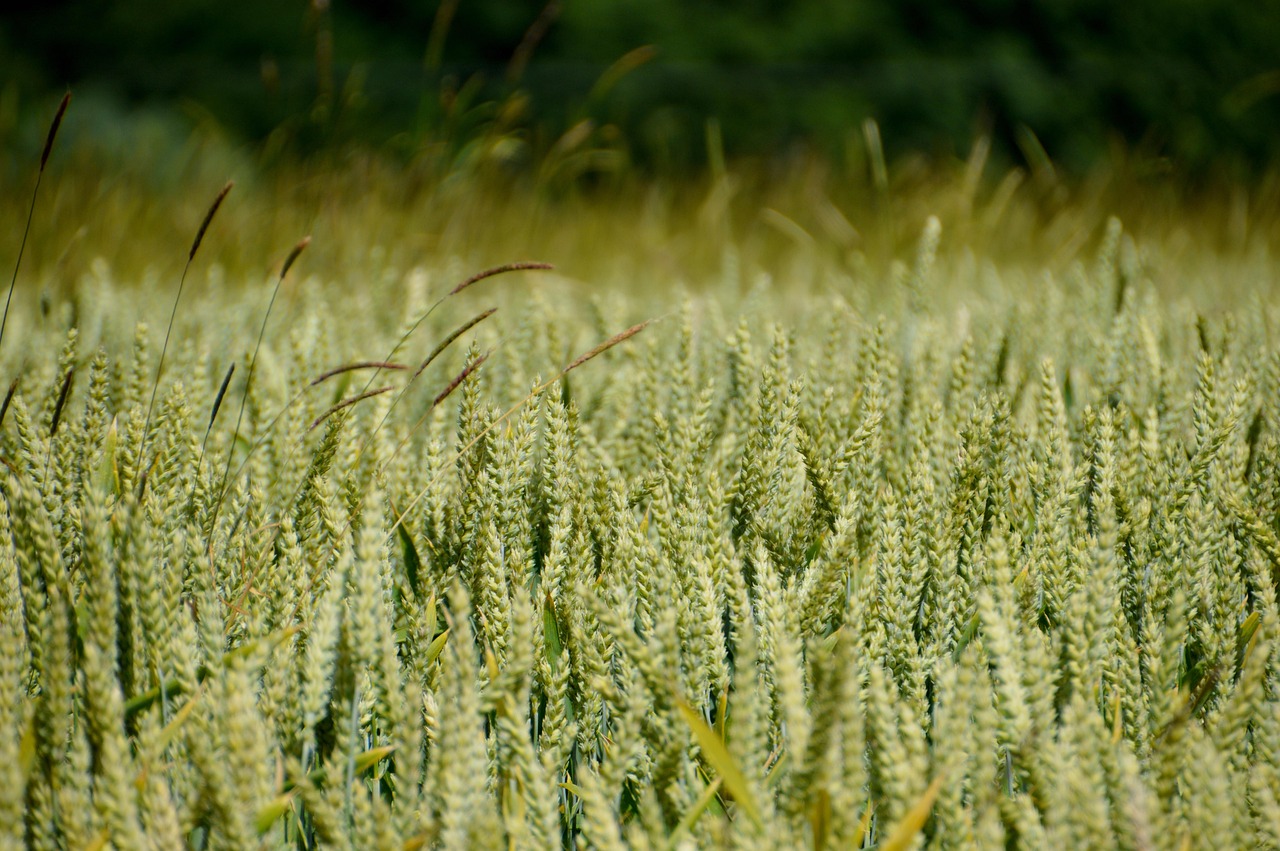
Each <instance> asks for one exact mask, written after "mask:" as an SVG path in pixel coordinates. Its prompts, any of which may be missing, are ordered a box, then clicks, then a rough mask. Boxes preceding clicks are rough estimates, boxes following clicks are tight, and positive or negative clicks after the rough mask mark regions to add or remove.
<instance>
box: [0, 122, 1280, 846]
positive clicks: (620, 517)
mask: <svg viewBox="0 0 1280 851" xmlns="http://www.w3.org/2000/svg"><path fill="white" fill-rule="evenodd" d="M51 143H52V136H51V137H50V144H51ZM47 157H48V147H47V146H46V150H45V158H46V159H47ZM42 172H43V161H42ZM223 197H225V193H224V196H223ZM231 197H232V201H229V202H228V203H229V204H234V199H235V196H234V195H232V196H231ZM1007 200H1008V199H1007V198H1006V199H1004V200H1003V201H1000V200H999V197H998V196H997V197H996V199H995V200H993V201H991V202H990V204H989V207H990V206H991V205H994V204H996V203H1000V204H1004V203H1007ZM712 201H714V197H712V198H710V199H708V201H707V204H706V205H704V206H703V207H702V209H701V212H700V213H699V214H698V215H701V216H703V218H704V220H705V218H706V216H708V215H713V214H714V209H713V210H712V213H710V214H709V213H708V212H707V211H708V209H709V206H708V205H710V207H714V205H713V204H712ZM216 209H217V205H216V204H215V205H214V207H213V208H212V209H210V210H209V211H208V214H207V215H206V217H205V219H204V220H203V224H202V225H201V226H200V228H199V235H198V236H197V237H196V240H195V243H194V244H193V245H192V246H191V249H190V251H189V253H187V254H186V255H183V256H182V259H184V260H185V261H186V262H187V264H188V265H191V266H192V267H193V269H194V271H193V272H192V279H193V281H195V284H194V286H193V288H192V291H191V292H189V293H188V294H186V296H185V297H184V296H183V295H182V290H181V289H180V288H179V289H178V290H177V297H174V296H173V293H174V290H173V287H174V285H175V284H176V282H174V283H170V282H168V281H157V280H155V274H154V273H153V272H152V271H147V270H146V269H144V268H142V267H137V266H130V265H128V264H127V263H125V262H123V261H122V260H120V258H118V257H117V258H116V261H115V262H114V263H113V262H109V261H108V260H104V259H99V260H96V261H94V262H92V263H90V264H87V265H86V266H85V268H84V269H83V270H81V274H80V275H79V277H77V278H76V279H75V280H74V281H73V282H72V283H70V284H61V285H59V284H57V283H56V280H55V278H56V272H57V268H58V267H56V266H47V265H46V266H39V265H37V266H35V267H33V269H38V270H39V271H31V272H24V273H23V274H22V275H18V273H17V272H15V280H16V281H17V290H18V293H19V294H18V297H17V298H16V299H15V301H14V310H13V314H12V316H10V317H9V319H8V321H9V333H8V336H7V337H5V338H4V348H3V349H2V350H0V364H2V365H3V368H4V370H5V372H4V375H3V380H4V382H6V383H7V382H9V381H13V382H14V383H13V385H12V386H10V388H9V393H8V395H7V396H6V398H5V401H4V408H3V413H0V460H3V464H4V469H3V470H0V493H2V494H3V500H0V530H2V534H0V848H35V849H54V848H74V849H80V848H99V849H100V848H104V847H113V848H119V849H141V848H151V847H153V848H157V849H169V848H187V847H190V848H210V849H213V848H228V849H243V848H267V849H276V848H300V849H301V848H307V849H309V848H331V847H332V848H360V849H364V848H386V849H411V848H447V849H455V848H456V849H464V848H553V847H566V848H568V847H581V848H623V847H634V848H663V849H666V848H710V847H727V848H815V849H817V848H831V849H834V848H880V849H906V848H1006V847H1017V848H1064V847H1066V848H1112V847H1114V848H1126V849H1164V848H1168V849H1188V848H1252V847H1260V848H1261V847H1268V848H1269V847H1278V846H1280V712H1278V709H1280V704H1277V689H1278V687H1280V680H1278V679H1277V678H1278V676H1280V657H1278V656H1277V651H1278V650H1280V644H1277V639H1278V638H1280V611H1278V610H1277V599H1276V595H1277V587H1278V583H1280V431H1277V426H1280V348H1278V347H1277V342H1276V339H1275V337H1274V333H1273V330H1272V329H1273V327H1274V326H1275V323H1276V322H1277V321H1278V320H1280V311H1278V309H1277V305H1276V303H1275V301H1274V299H1273V297H1272V296H1271V295H1270V294H1271V293H1272V292H1273V285H1272V283H1271V282H1272V281H1273V280H1274V278H1273V277H1272V271H1273V266H1272V265H1271V264H1270V263H1269V262H1266V261H1265V258H1264V259H1263V260H1262V261H1259V260H1258V259H1257V258H1256V257H1255V258H1254V260H1253V261H1251V262H1250V263H1246V264H1238V265H1235V266H1228V267H1223V269H1222V270H1220V272H1219V273H1218V274H1217V275H1214V274H1213V273H1212V271H1211V270H1212V266H1213V264H1212V262H1211V261H1212V259H1213V258H1212V256H1207V259H1206V260H1205V262H1201V263H1182V262H1174V263H1169V262H1162V260H1161V258H1162V257H1165V258H1168V257H1170V256H1173V257H1183V256H1185V253H1186V249H1185V246H1182V245H1181V244H1180V243H1179V242H1178V241H1177V240H1176V239H1174V238H1172V237H1169V238H1164V239H1157V240H1154V241H1153V242H1152V243H1150V244H1144V243H1143V242H1142V241H1141V240H1139V239H1135V238H1133V237H1131V236H1129V235H1128V234H1126V232H1125V230H1124V228H1123V227H1122V225H1121V224H1120V222H1119V221H1118V220H1115V219H1112V220H1111V221H1110V222H1109V223H1107V222H1106V219H1105V218H1102V219H1099V220H1098V221H1097V227H1096V228H1095V229H1094V231H1091V232H1090V233H1095V234H1096V239H1093V241H1092V242H1090V243H1089V248H1088V250H1087V251H1085V250H1084V249H1083V248H1081V249H1080V250H1079V251H1076V252H1074V254H1073V255H1072V257H1070V258H1068V260H1067V262H1053V263H1051V262H1049V261H1047V260H1045V261H1043V262H1038V261H1037V260H1036V258H1034V257H1031V258H1024V262H1022V263H1020V264H1011V263H1004V262H996V261H995V260H992V259H991V257H990V256H989V255H987V254H984V253H983V246H984V245H989V243H987V242H983V241H981V240H980V239H979V238H978V236H980V234H979V235H978V236H975V234H977V233H978V232H977V231H973V230H963V229H961V233H960V235H959V236H957V237H955V238H953V239H952V240H951V247H950V248H949V249H946V250H942V251H940V248H939V246H940V245H944V244H945V243H946V242H947V240H948V238H949V237H951V234H952V232H953V230H954V228H955V222H954V220H953V219H951V218H948V219H947V220H946V221H945V222H944V221H943V220H941V219H939V218H933V217H928V216H922V217H920V218H919V219H917V220H916V221H915V222H914V223H913V224H911V225H910V227H912V228H913V229H914V231H915V233H916V237H915V238H914V245H913V246H912V247H911V248H910V249H909V250H908V251H906V252H905V253H901V252H900V255H901V256H900V259H899V260H898V261H896V262H894V263H892V264H890V265H888V266H887V267H885V269H884V270H883V273H878V272H876V271H875V270H873V269H872V268H871V267H868V266H858V265H856V264H853V265H849V264H843V265H842V264H841V263H840V262H837V261H836V260H832V258H831V256H828V255H825V254H823V253H822V252H821V251H820V250H819V249H817V248H814V247H813V245H811V244H807V243H806V242H805V237H806V236H811V233H810V230H809V229H807V228H805V227H802V226H801V225H800V224H797V223H796V221H795V220H794V219H793V218H791V217H788V216H785V215H783V214H782V213H780V212H778V211H777V210H774V211H773V213H772V215H769V216H766V217H765V221H766V224H767V225H768V227H769V228H771V229H772V231H774V232H783V233H784V234H790V238H791V242H792V243H794V244H795V245H793V246H792V247H793V249H794V251H793V252H792V253H790V254H789V255H788V257H790V258H791V261H790V262H788V263H786V264H783V265H782V266H781V267H777V268H775V269H774V271H773V273H772V274H766V273H765V272H764V271H762V268H763V267H762V266H761V265H759V264H757V263H755V262H754V261H753V260H752V259H751V258H752V256H753V255H751V253H750V252H751V250H752V248H751V245H750V244H749V241H748V240H746V239H745V238H744V237H743V236H742V233H741V231H738V232H735V231H734V229H733V228H731V227H729V226H728V225H727V224H725V222H726V221H727V220H717V221H716V222H712V223H711V224H710V225H707V227H708V228H709V229H710V230H711V231H714V232H715V233H716V234H718V238H717V240H716V241H713V242H712V245H711V247H710V249H708V248H707V247H706V246H705V245H704V246H702V248H701V249H700V250H701V251H703V252H704V254H705V255H706V256H707V257H710V258H712V260H713V261H714V262H712V263H711V268H713V270H714V271H713V272H711V273H708V274H706V275H705V276H704V277H699V278H695V279H693V280H687V281H685V282H684V283H683V284H682V283H679V282H676V283H672V282H671V281H670V280H668V279H667V278H666V277H665V275H666V272H664V271H663V269H662V267H660V266H658V265H655V264H653V263H651V262H649V260H646V261H645V262H631V263H627V262H619V263H618V265H617V267H616V269H615V270H614V272H613V273H612V275H613V277H612V279H610V280H606V281H605V282H603V283H602V284H601V285H600V286H598V287H595V288H585V287H584V286H583V285H582V283H581V282H579V281H575V280H573V279H571V278H570V277H568V276H562V275H561V274H560V273H558V272H555V271H552V270H550V269H544V268H541V266H542V265H543V264H517V266H516V267H515V268H498V269H491V270H489V271H488V273H481V274H480V275H474V274H471V272H474V271H475V270H474V269H469V268H467V266H466V262H467V261H466V260H465V259H462V258H460V257H457V256H455V257H452V258H448V257H444V256H440V257H439V259H438V262H432V263H429V264H426V265H413V264H404V265H397V264H398V256H393V257H392V259H391V260H389V261H387V262H386V263H385V264H384V265H383V266H382V267H381V268H380V269H379V270H378V271H377V272H376V274H372V273H369V272H368V271H367V270H366V269H365V268H364V267H362V265H361V263H362V262H367V261H368V258H369V255H368V254H367V253H365V254H359V253H358V252H353V254H352V255H351V258H354V259H351V258H349V259H347V260H343V261H339V260H337V259H335V258H334V256H333V255H325V256H326V257H328V262H325V263H319V262H312V260H310V259H309V258H310V257H311V255H310V254H308V253H307V252H306V251H304V250H303V249H304V248H306V247H307V246H306V243H305V242H304V243H299V244H298V247H297V248H296V249H295V250H294V252H292V253H291V254H289V255H288V259H287V260H286V261H284V262H283V263H281V264H278V265H277V266H276V267H275V268H274V269H273V271H272V273H271V275H269V276H268V278H269V283H268V285H267V288H266V289H263V287H262V286H261V285H260V283H258V281H257V280H256V279H255V278H252V277H250V276H248V275H246V274H243V273H237V274H239V275H240V277H242V278H244V280H236V279H231V280H229V279H228V274H227V273H226V271H225V269H223V268H221V267H219V266H218V265H217V262H216V260H215V261H213V262H212V265H210V262H208V261H206V260H205V258H204V256H203V255H202V254H200V253H199V249H200V245H201V239H202V238H203V237H205V235H206V231H207V232H208V234H209V239H211V240H212V239H214V236H213V234H214V233H215V232H217V231H218V229H219V228H220V227H222V226H223V224H224V223H223V222H222V221H221V220H220V219H217V218H215V217H214V215H213V214H214V212H215V211H216ZM236 215H237V214H236V213H234V212H231V213H223V214H222V216H223V217H224V218H225V217H227V216H231V217H233V218H232V221H233V223H234V222H236V221H237V220H236V219H235V218H234V217H235V216H236ZM1081 215H1082V217H1083V216H1084V213H1082V214H1081ZM713 217H714V215H713ZM620 218H621V219H625V218H626V216H622V217H620ZM694 218H696V216H695V217H694ZM828 218H829V217H828ZM1082 220H1083V218H1082ZM41 221H42V220H41V218H40V217H39V216H37V217H36V219H35V222H36V225H35V226H36V229H37V230H39V228H40V227H41ZM991 221H992V224H991V227H990V229H989V230H988V231H987V233H989V234H990V233H994V232H996V231H998V230H1000V228H1001V227H1004V226H1006V225H1003V224H1001V222H1000V220H998V218H997V219H992V220H991ZM231 226H232V227H234V226H239V227H241V228H246V229H247V228H250V227H252V221H249V222H248V223H246V221H244V220H243V219H242V220H240V221H239V224H238V225H235V224H233V225H231ZM614 226H616V227H617V230H618V231H619V232H621V231H622V230H623V229H624V227H623V223H622V222H621V221H619V222H615V223H614ZM899 226H902V225H899ZM585 227H589V226H585ZM832 227H833V228H834V229H835V230H837V231H838V230H839V224H838V222H837V223H836V224H835V225H832ZM1028 227H1029V226H1028ZM1014 231H1015V232H1020V231H1017V228H1014ZM273 233H274V231H273ZM589 233H590V232H589ZM16 238H17V235H16V234H15V236H14V239H15V242H16ZM590 238H592V237H590V236H587V237H583V240H584V241H585V240H589V239H590ZM966 238H970V239H971V241H970V242H968V243H966V241H965V239H966ZM810 242H811V243H813V244H814V245H819V246H820V245H824V244H828V243H830V242H831V238H830V236H829V235H828V236H823V235H822V234H821V233H819V234H818V236H817V238H814V239H811V240H810ZM36 244H37V245H39V243H38V242H37V243H36ZM283 244H284V245H286V246H287V244H288V243H287V242H286V243H283ZM806 245H808V247H807V248H806ZM796 246H798V247H796ZM182 247H183V246H173V245H165V244H164V243H163V240H150V241H144V245H143V246H141V248H144V249H145V250H146V251H149V252H152V253H153V254H159V253H162V252H164V251H168V252H169V253H170V254H173V255H182V252H181V248H182ZM99 248H100V249H101V250H102V251H104V252H105V251H107V250H108V247H107V243H106V241H105V240H104V241H103V242H101V243H100V244H99ZM203 250H204V251H205V252H206V253H207V252H209V251H212V250H214V248H213V247H211V246H208V245H206V247H205V249H203ZM606 253H607V252H606ZM281 254H282V255H283V254H285V252H284V251H281ZM360 258H363V260H361V259H360ZM549 259H553V260H559V258H558V257H552V258H549ZM295 261H296V262H295ZM29 262H37V263H38V262H39V261H38V260H37V261H29ZM291 265H292V266H293V271H292V272H291V271H290V266H291ZM688 268H694V267H688ZM699 268H700V267H699ZM183 275H184V280H185V276H186V272H184V273H183ZM290 275H291V276H292V277H289V276H290ZM371 278H376V281H375V280H371ZM33 279H34V280H35V281H45V282H46V284H47V286H46V287H45V290H44V292H47V293H51V294H50V295H46V296H44V297H37V295H36V294H35V293H36V291H37V290H38V289H39V285H38V284H36V283H33ZM494 279H500V280H494ZM49 281H54V283H52V284H49V283H48V282H49ZM280 282H283V286H282V287H281V288H280V296H281V297H280V301H279V303H278V304H277V303H276V292H275V290H274V289H273V287H274V286H275V285H276V284H278V283H280ZM459 282H461V283H459ZM147 287H149V288H150V290H148V291H155V292H161V293H163V298H160V297H159V296H157V297H155V298H159V302H157V304H159V303H160V302H163V304H162V307H154V308H145V309H144V308H143V307H140V306H139V305H140V302H139V301H138V299H139V295H138V294H139V292H141V291H143V289H144V288H147ZM268 297H269V300H268ZM171 298H172V299H173V300H172V306H173V312H172V315H173V317H174V320H173V326H172V328H170V329H168V330H165V331H164V332H163V333H161V330H160V329H162V328H165V325H164V321H165V319H166V318H167V316H168V314H169V304H170V301H169V300H170V299H171ZM184 299H185V300H184ZM269 303H270V304H274V305H275V308H274V312H272V309H271V308H270V307H268V304H269ZM162 310H163V313H162V312H161V311H162ZM148 320H149V321H148ZM646 323H647V324H646Z"/></svg>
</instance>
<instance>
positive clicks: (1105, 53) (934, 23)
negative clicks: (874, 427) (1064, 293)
mask: <svg viewBox="0 0 1280 851" xmlns="http://www.w3.org/2000/svg"><path fill="white" fill-rule="evenodd" d="M1277 43H1280V15H1276V14H1275V12H1274V10H1273V9H1271V8H1270V7H1269V5H1268V4H1266V3H1237V2H1232V0H1184V1H1183V2H1165V0H1134V2H1130V3H1125V4H1123V5H1121V6H1116V5H1114V4H1111V3H1104V2H1085V3H1078V2H1073V3H1065V2H1058V0H1031V2H1025V3H1012V2H1005V0H975V2H965V3H950V2H933V1H932V0H911V2H890V0H857V2H833V0H796V2H789V3H783V4H769V3H752V2H732V3H730V2H714V0H707V2H699V3H694V4H690V3H683V2H678V0H646V2H634V0H598V2H591V3H581V2H560V0H552V2H550V3H547V4H543V3H529V2H520V0H469V2H458V0H443V2H440V3H435V2H430V3H428V2H411V0H379V2H376V3H359V4H356V3H347V2H342V0H335V2H332V3H330V2H328V0H325V2H316V3H313V4H306V3H301V2H293V3H269V4H263V3H254V2H245V0H231V2H218V3H214V2H205V1H204V0H179V2H170V3H162V2H149V0H126V2H119V3H102V2H98V0H59V1H58V2H52V3H41V2H30V3H27V4H16V5H11V6H10V7H9V8H8V10H7V11H6V14H5V17H4V19H3V20H2V21H0V56H3V57H4V59H3V60H0V61H2V63H3V64H2V65H0V69H2V70H3V73H4V77H5V78H6V79H7V80H8V81H9V84H10V85H12V86H16V90H17V91H20V92H23V93H26V94H30V93H37V92H42V91H43V92H47V91H49V90H54V91H56V90H58V89H60V87H62V86H64V85H73V86H74V87H75V88H76V89H77V91H81V92H85V93H88V92H89V91H91V90H95V89H96V90H97V91H99V92H101V93H102V94H103V96H104V97H109V98H110V99H111V100H112V102H113V103H115V104H116V105H117V107H120V108H127V109H132V108H135V107H137V106H139V105H142V104H150V105H157V104H159V105H164V106H166V107H176V108H178V109H179V110H180V111H182V112H185V114H186V116H187V118H188V119H194V120H196V121H200V122H212V123H213V124H215V125H216V126H217V127H219V128H220V129H222V130H223V131H224V132H226V133H229V134H230V135H231V136H233V137H234V138H236V139H238V140H242V141H254V142H259V143H260V142H262V141H263V140H266V139H268V138H271V137H273V135H274V140H275V143H276V144H278V145H284V146H286V147H288V148H290V149H292V150H297V151H304V152H305V151H314V150H315V149H316V147H317V146H319V145H324V144H334V143H338V142H342V143H345V142H351V141H359V142H362V143H364V144H373V145H377V146H386V147H389V148H390V149H392V150H396V151H398V152H399V153H400V154H401V155H406V154H412V153H413V152H415V151H418V150H419V149H421V148H422V147H424V146H429V145H432V144H434V143H436V142H437V141H438V140H439V139H440V137H441V135H442V134H445V133H446V131H447V130H448V129H449V128H450V127H451V123H454V122H458V121H463V122H467V121H477V120H481V119H482V118H484V119H491V118H492V115H488V114H484V115H477V114H471V113H468V112H467V110H465V109H461V113H462V114H461V115H460V114H459V104H458V103H457V102H458V101H462V104H461V105H462V106H467V105H476V104H482V103H500V102H503V101H505V100H506V99H507V98H508V97H509V96H510V95H511V94H512V93H513V92H515V91H517V90H519V91H521V92H523V93H524V95H525V96H526V98H527V100H526V99H522V100H521V102H520V105H519V107H518V110H517V112H518V114H515V113H512V114H508V115H507V116H506V118H505V119H504V120H507V121H510V122H512V123H513V124H515V125H518V126H519V127H520V128H521V130H522V132H523V134H524V139H525V141H526V142H527V143H529V144H530V145H532V147H533V148H534V150H535V151H536V152H543V151H545V149H546V148H547V147H548V146H549V145H550V144H552V143H553V142H554V140H556V139H557V138H559V137H560V136H561V134H563V133H564V131H565V130H566V129H568V128H569V127H571V126H573V125H574V124H575V123H577V121H578V120H580V119H581V118H584V117H589V118H592V119H594V120H595V122H596V123H597V124H598V125H612V126H614V127H616V128H618V134H619V140H620V141H619V144H620V145H622V146H623V147H624V148H625V151H626V153H627V155H628V157H629V158H630V159H631V160H632V161H634V162H635V163H640V164H643V165H645V166H646V167H651V168H658V169H671V168H675V169H679V168H688V167H691V166H702V165H706V164H707V163H706V158H705V146H704V124H705V121H706V119H707V118H715V119H717V120H718V121H719V122H720V124H721V126H722V127H723V129H724V134H723V136H724V139H725V142H726V147H727V150H728V153H729V155H730V156H731V157H734V156H741V155H748V154H755V155H760V154H768V155H771V156H772V155H777V154H778V153H779V152H782V151H785V150H787V149H788V147H789V146H791V145H793V144H795V143H803V144H804V145H806V146H808V147H810V148H812V149H816V150H818V151H821V152H823V153H824V154H825V155H826V156H828V157H832V158H836V159H839V158H840V157H841V156H842V155H843V152H844V151H845V149H846V147H847V144H848V137H849V136H850V135H851V134H852V135H857V134H858V133H860V129H859V128H860V126H861V124H862V121H863V120H864V119H866V118H872V119H875V120H876V121H878V122H879V124H880V125H881V127H882V128H884V137H885V144H886V146H887V150H888V153H889V155H890V157H891V158H893V157H895V156H896V155H898V154H901V153H902V152H905V151H925V152H929V153H931V154H932V155H934V156H935V157H938V158H945V157H948V156H956V155H960V156H963V155H964V153H965V152H966V151H967V149H968V147H969V145H970V144H971V142H972V140H973V139H974V138H976V137H978V136H982V135H989V136H991V138H992V139H993V140H994V147H995V151H996V155H997V157H998V158H999V160H1000V164H1001V165H1002V167H1004V166H1007V165H1009V164H1014V163H1021V162H1025V161H1027V160H1028V159H1033V158H1035V157H1036V156H1039V151H1038V148H1039V147H1040V146H1042V147H1043V150H1044V151H1047V152H1048V155H1049V157H1050V158H1051V159H1052V160H1053V161H1054V162H1056V163H1059V164H1061V165H1063V166H1065V167H1067V168H1068V169H1069V170H1072V171H1074V172H1076V173H1077V174H1079V173H1081V172H1083V171H1085V170H1087V169H1088V168H1089V167H1090V166H1092V165H1095V164H1096V163H1098V162H1099V160H1101V159H1103V158H1105V157H1106V156H1108V153H1109V150H1110V149H1111V148H1112V147H1113V146H1114V145H1116V144H1122V145H1124V146H1126V147H1128V148H1130V149H1133V150H1136V151H1138V152H1140V155H1141V157H1142V158H1143V159H1144V160H1147V161H1153V162H1155V163H1160V162H1164V161H1166V160H1168V161H1171V162H1172V163H1173V164H1175V165H1176V166H1177V167H1178V168H1179V169H1181V170H1187V171H1191V172H1195V173H1201V174H1203V173H1215V172H1216V173H1223V172H1235V173H1236V174H1237V175H1240V174H1244V173H1248V172H1249V171H1250V170H1257V169H1259V168H1262V167H1265V166H1267V165H1268V164H1270V162H1271V160H1272V157H1273V155H1274V144H1273V141H1272V140H1274V139H1275V138H1276V137H1277V135H1280V99H1278V98H1277V97H1276V92H1277V90H1278V89H1280V67H1278V66H1277V64H1276V61H1275V51H1274V47H1275V45H1276V44H1277ZM646 46H649V47H651V48H652V50H653V55H652V56H651V57H650V56H648V55H647V54H640V55H634V54H633V55H632V59H633V60H635V61H636V66H637V67H634V68H633V69H631V71H630V73H627V74H622V75H618V76H617V78H616V79H615V78H614V77H612V76H611V75H610V74H608V73H607V69H609V68H610V67H611V66H613V65H614V63H616V62H617V61H618V60H619V59H621V58H622V57H624V56H626V55H628V54H629V53H631V52H632V51H634V50H636V49H637V48H642V47H646ZM641 59H646V60H647V61H644V62H643V63H641V62H640V61H639V60H641ZM615 70H617V69H615ZM9 96H10V97H12V96H13V93H12V92H11V93H10V95H9ZM508 108H509V109H515V107H512V106H510V105H509V106H508ZM463 115H465V116H466V117H463ZM1036 140H1038V142H1037V141H1036Z"/></svg>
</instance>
